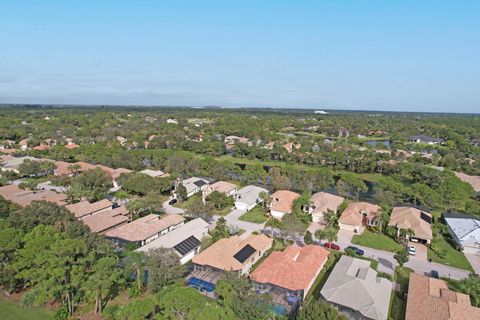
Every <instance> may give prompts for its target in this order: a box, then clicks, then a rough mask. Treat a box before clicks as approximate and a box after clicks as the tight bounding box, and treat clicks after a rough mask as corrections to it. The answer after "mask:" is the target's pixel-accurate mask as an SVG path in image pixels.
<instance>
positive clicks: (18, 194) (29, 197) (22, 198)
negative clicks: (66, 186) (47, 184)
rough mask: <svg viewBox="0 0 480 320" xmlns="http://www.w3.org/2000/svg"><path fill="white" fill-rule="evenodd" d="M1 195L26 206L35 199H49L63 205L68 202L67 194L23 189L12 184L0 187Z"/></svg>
mask: <svg viewBox="0 0 480 320" xmlns="http://www.w3.org/2000/svg"><path fill="white" fill-rule="evenodd" d="M0 195H1V196H2V197H4V198H5V199H6V200H9V201H12V202H15V203H16V204H18V205H20V206H22V207H25V206H28V205H29V204H31V203H32V202H33V201H42V200H44V201H48V202H53V203H56V204H58V205H59V206H63V205H65V204H66V200H67V196H66V195H64V194H62V193H56V192H54V191H49V190H40V191H31V190H23V189H20V188H19V187H18V186H16V185H13V184H10V185H6V186H3V187H0Z"/></svg>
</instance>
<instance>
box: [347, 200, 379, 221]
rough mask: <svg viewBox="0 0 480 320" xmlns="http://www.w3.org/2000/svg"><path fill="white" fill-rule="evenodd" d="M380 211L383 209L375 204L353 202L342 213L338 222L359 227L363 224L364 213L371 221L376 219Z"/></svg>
mask: <svg viewBox="0 0 480 320" xmlns="http://www.w3.org/2000/svg"><path fill="white" fill-rule="evenodd" d="M380 210H381V208H380V207H379V206H377V205H375V204H371V203H368V202H352V203H350V204H349V205H348V206H347V207H346V208H345V210H344V211H343V212H342V215H341V216H340V218H339V219H338V222H339V223H343V224H348V225H352V226H358V225H361V224H362V220H363V213H366V214H367V218H368V219H371V218H374V217H376V216H377V215H378V213H379V212H380Z"/></svg>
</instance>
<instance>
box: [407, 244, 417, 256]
mask: <svg viewBox="0 0 480 320" xmlns="http://www.w3.org/2000/svg"><path fill="white" fill-rule="evenodd" d="M408 254H409V255H412V256H414V255H416V254H417V248H415V246H408Z"/></svg>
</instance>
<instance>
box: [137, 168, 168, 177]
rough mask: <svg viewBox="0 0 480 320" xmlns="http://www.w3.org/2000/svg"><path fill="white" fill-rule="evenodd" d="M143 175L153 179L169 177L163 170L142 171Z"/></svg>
mask: <svg viewBox="0 0 480 320" xmlns="http://www.w3.org/2000/svg"><path fill="white" fill-rule="evenodd" d="M140 172H141V173H144V174H146V175H148V176H150V177H152V178H164V177H168V176H169V175H168V174H167V173H165V172H163V171H161V170H151V169H145V170H142V171H140Z"/></svg>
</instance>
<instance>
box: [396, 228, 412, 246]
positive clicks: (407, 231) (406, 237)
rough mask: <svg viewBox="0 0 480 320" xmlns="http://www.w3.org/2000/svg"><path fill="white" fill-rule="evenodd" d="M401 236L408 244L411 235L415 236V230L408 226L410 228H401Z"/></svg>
mask: <svg viewBox="0 0 480 320" xmlns="http://www.w3.org/2000/svg"><path fill="white" fill-rule="evenodd" d="M399 236H400V238H401V239H403V242H404V243H405V245H407V244H408V240H409V239H410V238H411V237H414V236H415V231H413V230H412V229H410V228H408V229H400V232H399Z"/></svg>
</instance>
